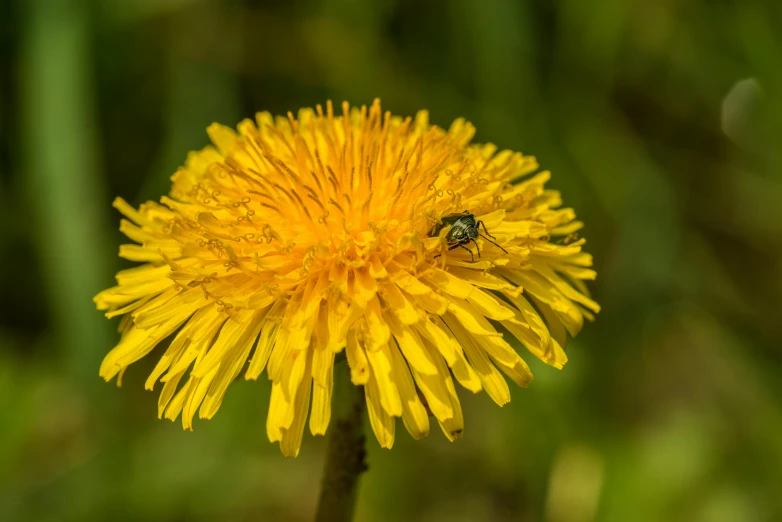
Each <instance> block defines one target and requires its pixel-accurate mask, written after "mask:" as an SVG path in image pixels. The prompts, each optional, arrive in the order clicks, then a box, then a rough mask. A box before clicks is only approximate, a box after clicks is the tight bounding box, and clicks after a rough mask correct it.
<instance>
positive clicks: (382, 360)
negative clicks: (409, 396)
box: [367, 345, 402, 417]
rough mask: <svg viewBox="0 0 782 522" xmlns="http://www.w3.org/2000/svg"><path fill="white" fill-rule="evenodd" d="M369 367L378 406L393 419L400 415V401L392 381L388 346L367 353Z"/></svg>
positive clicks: (394, 383) (392, 375)
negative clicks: (378, 399)
mask: <svg viewBox="0 0 782 522" xmlns="http://www.w3.org/2000/svg"><path fill="white" fill-rule="evenodd" d="M367 358H368V359H369V365H370V366H371V367H372V376H373V377H374V380H375V383H376V385H377V390H378V393H379V394H380V405H381V406H382V407H383V409H385V410H386V412H388V414H389V415H391V416H393V417H399V416H401V415H402V401H401V400H400V398H399V390H398V389H397V386H396V382H395V380H394V374H393V368H392V366H391V352H390V351H389V348H388V345H386V346H384V347H383V348H381V349H379V350H369V351H368V352H367Z"/></svg>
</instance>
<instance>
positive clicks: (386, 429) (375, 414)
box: [364, 378, 395, 449]
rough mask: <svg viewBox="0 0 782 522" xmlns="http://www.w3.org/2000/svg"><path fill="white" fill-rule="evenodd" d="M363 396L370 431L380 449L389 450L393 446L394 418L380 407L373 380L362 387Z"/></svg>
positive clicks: (378, 395)
mask: <svg viewBox="0 0 782 522" xmlns="http://www.w3.org/2000/svg"><path fill="white" fill-rule="evenodd" d="M364 395H365V396H366V401H367V412H368V413H369V424H370V425H371V426H372V431H373V432H374V433H375V437H376V438H377V441H378V442H379V443H380V447H381V448H386V449H391V447H392V446H393V445H394V424H395V422H394V417H392V416H391V415H389V414H388V412H386V410H385V408H383V407H382V406H381V404H380V394H379V392H378V389H377V383H376V382H375V379H374V378H370V379H369V382H367V384H366V385H365V386H364Z"/></svg>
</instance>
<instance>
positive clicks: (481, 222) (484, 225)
mask: <svg viewBox="0 0 782 522" xmlns="http://www.w3.org/2000/svg"><path fill="white" fill-rule="evenodd" d="M476 226H479V227H483V231H484V232H486V235H487V236H489V237H490V238H492V239H497V238H496V237H494V236H492V235H491V234H489V230H488V229H487V228H486V224H485V223H484V222H483V221H478V224H477V225H476ZM495 244H496V243H495Z"/></svg>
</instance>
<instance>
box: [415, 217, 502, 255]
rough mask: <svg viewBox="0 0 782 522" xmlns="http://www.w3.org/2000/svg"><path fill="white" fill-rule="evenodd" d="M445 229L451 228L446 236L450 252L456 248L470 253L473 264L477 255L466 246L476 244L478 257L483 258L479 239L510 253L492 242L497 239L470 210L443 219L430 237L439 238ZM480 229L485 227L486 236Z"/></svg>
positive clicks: (433, 229) (430, 233)
mask: <svg viewBox="0 0 782 522" xmlns="http://www.w3.org/2000/svg"><path fill="white" fill-rule="evenodd" d="M445 227H450V228H449V229H448V232H446V234H445V242H446V243H447V244H448V247H449V248H448V250H453V249H454V248H463V249H464V250H466V251H468V252H469V253H470V257H471V258H472V261H473V262H475V255H474V254H473V253H472V250H470V249H469V248H467V247H466V246H465V245H467V244H468V243H470V242H472V243H475V249H476V250H477V251H478V257H481V249H480V248H479V247H478V243H477V242H476V241H475V240H476V239H477V238H478V237H482V238H483V239H485V240H486V241H488V242H489V243H491V244H492V245H494V246H496V247H497V248H499V249H500V250H502V251H503V252H505V253H506V254H507V253H508V251H507V250H505V249H504V248H502V247H501V246H500V245H498V244H497V243H495V242H494V241H492V239H496V238H495V237H494V236H492V235H491V234H489V231H488V230H487V229H486V225H485V224H484V223H483V221H479V220H477V219H475V215H473V214H472V213H471V212H470V211H469V210H465V211H464V212H462V213H457V214H448V215H447V216H443V217H441V218H440V222H439V223H437V224H436V225H435V226H434V228H432V230H431V231H430V232H429V237H437V236H438V235H439V234H440V231H442V229H444V228H445ZM479 227H483V231H484V232H485V234H482V233H481V231H480V228H479ZM489 238H491V239H489ZM439 255H440V254H437V255H436V256H435V257H439Z"/></svg>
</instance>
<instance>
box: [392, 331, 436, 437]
mask: <svg viewBox="0 0 782 522" xmlns="http://www.w3.org/2000/svg"><path fill="white" fill-rule="evenodd" d="M389 350H390V352H391V359H392V364H393V367H394V381H395V382H396V385H397V388H398V390H399V396H400V398H401V400H402V422H403V423H404V425H405V428H406V429H407V431H408V432H409V433H410V435H412V437H413V438H414V439H421V438H423V437H426V436H427V435H428V434H429V414H428V413H427V412H426V408H424V405H423V404H422V403H421V399H419V398H418V392H417V391H416V388H415V383H414V382H413V377H412V376H411V375H410V369H409V368H408V366H407V362H405V359H404V357H402V354H401V353H399V349H398V348H397V347H396V343H393V342H392V343H390V344H389Z"/></svg>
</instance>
